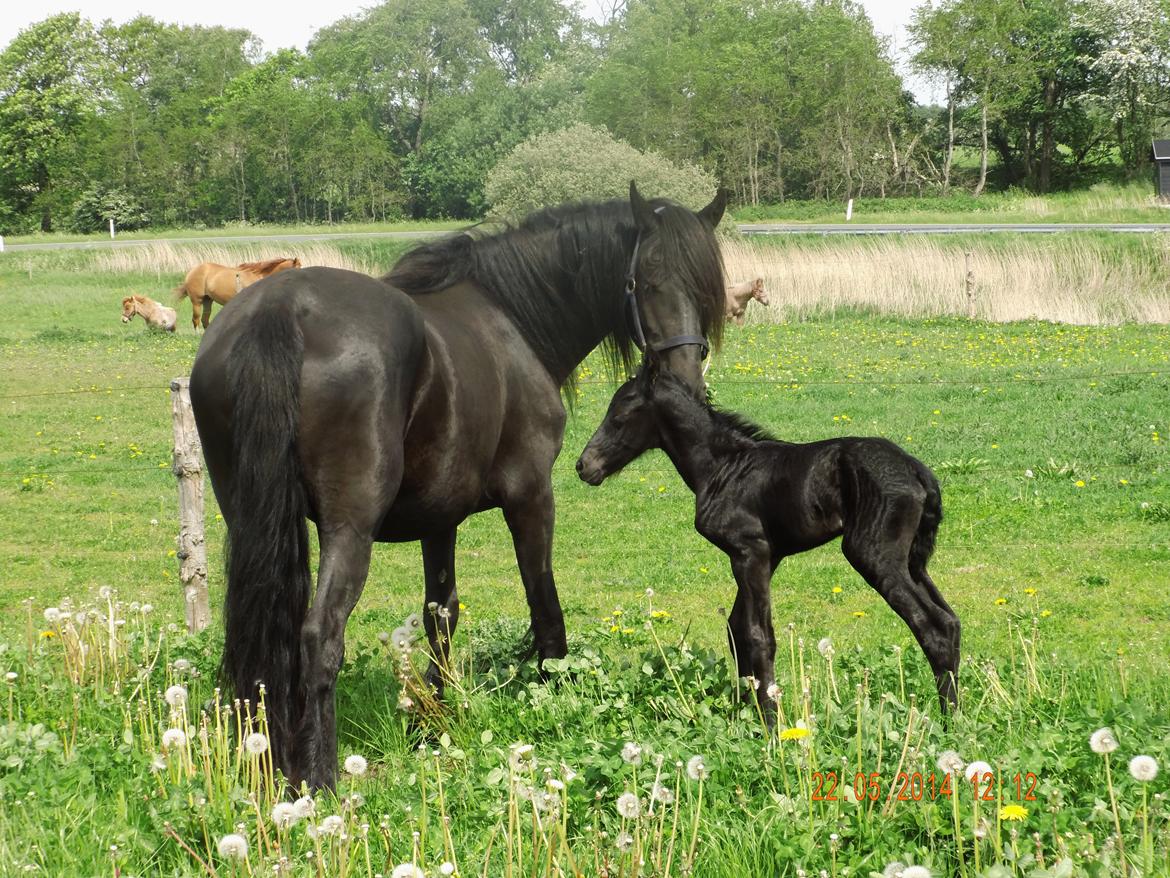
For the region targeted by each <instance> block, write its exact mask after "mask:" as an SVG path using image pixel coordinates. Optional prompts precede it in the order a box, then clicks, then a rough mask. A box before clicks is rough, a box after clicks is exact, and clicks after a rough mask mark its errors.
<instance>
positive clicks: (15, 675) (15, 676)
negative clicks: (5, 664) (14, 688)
mask: <svg viewBox="0 0 1170 878" xmlns="http://www.w3.org/2000/svg"><path fill="white" fill-rule="evenodd" d="M4 679H5V680H7V681H8V682H9V683H15V682H16V681H17V680H19V679H20V674H18V673H16V671H9V672H8V673H7V674H5V675H4Z"/></svg>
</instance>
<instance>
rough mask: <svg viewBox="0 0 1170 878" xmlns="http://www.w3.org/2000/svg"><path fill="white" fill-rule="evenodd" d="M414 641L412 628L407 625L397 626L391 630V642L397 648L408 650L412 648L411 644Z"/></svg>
mask: <svg viewBox="0 0 1170 878" xmlns="http://www.w3.org/2000/svg"><path fill="white" fill-rule="evenodd" d="M413 641H414V635H413V634H412V633H411V631H410V629H409V628H407V627H406V626H405V625H402V626H400V627H398V628H395V629H394V630H393V631H391V632H390V642H391V643H392V644H393V645H394V648H395V649H401V650H406V649H409V648H410V644H411V643H412V642H413Z"/></svg>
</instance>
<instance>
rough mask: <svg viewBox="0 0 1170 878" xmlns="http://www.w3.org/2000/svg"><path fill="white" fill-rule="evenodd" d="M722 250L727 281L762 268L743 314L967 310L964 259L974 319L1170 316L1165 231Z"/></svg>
mask: <svg viewBox="0 0 1170 878" xmlns="http://www.w3.org/2000/svg"><path fill="white" fill-rule="evenodd" d="M968 253H969V254H970V256H969V257H968V256H967V254H968ZM723 258H724V261H725V264H726V266H727V274H728V278H729V280H730V281H733V282H734V281H740V280H746V279H748V278H754V277H763V278H764V284H765V289H766V290H767V292H768V296H769V298H770V300H771V304H770V305H769V306H768V307H764V306H761V305H759V303H752V304H751V305H750V306H749V307H748V309H747V315H746V316H747V320H748V321H749V322H778V321H781V320H784V319H787V318H790V317H793V316H800V315H805V314H815V313H824V312H830V311H834V310H836V309H839V308H860V309H866V310H873V311H877V312H879V313H883V314H894V315H899V316H907V317H922V316H942V315H965V314H967V313H968V296H967V272H968V269H969V270H970V273H971V285H972V290H973V293H974V316H975V317H976V318H977V319H980V320H990V321H993V322H1006V321H1011V320H1026V319H1040V320H1052V321H1055V322H1060V323H1073V324H1082V325H1101V324H1115V323H1121V322H1129V321H1132V322H1139V323H1170V240H1168V239H1164V238H1163V239H1161V240H1156V241H1155V240H1152V241H1150V242H1144V243H1143V246H1142V247H1140V248H1121V247H1116V246H1111V244H1110V242H1109V241H1108V239H1105V240H1102V239H1086V238H1078V237H1067V238H1062V239H1061V240H1059V241H1056V240H1047V241H1043V242H1041V241H1038V240H1036V239H1032V238H1018V239H1016V240H1013V241H1010V242H1002V241H997V242H995V243H993V244H992V243H987V244H984V243H979V244H968V245H965V246H956V242H950V243H949V244H948V243H946V242H940V241H939V240H937V239H928V238H921V237H905V238H902V237H899V238H880V239H866V240H855V239H850V240H841V239H827V240H826V239H817V240H809V241H807V242H784V243H783V244H778V243H776V242H768V241H755V240H745V241H739V240H733V241H725V242H724V244H723Z"/></svg>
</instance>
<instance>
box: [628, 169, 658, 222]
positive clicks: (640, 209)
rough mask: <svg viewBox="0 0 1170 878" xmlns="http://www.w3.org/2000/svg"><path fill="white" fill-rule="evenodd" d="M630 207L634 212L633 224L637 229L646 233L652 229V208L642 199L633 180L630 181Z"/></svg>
mask: <svg viewBox="0 0 1170 878" xmlns="http://www.w3.org/2000/svg"><path fill="white" fill-rule="evenodd" d="M630 207H631V208H633V210H634V223H635V224H636V225H637V226H638V228H639V229H641V230H642V231H646V232H648V231H650V230H651V229H652V228H654V208H652V207H651V206H650V202H649V201H647V200H646V199H645V198H643V197H642V193H641V192H639V191H638V187H637V186H636V185H635V184H634V181H633V180H631V181H630Z"/></svg>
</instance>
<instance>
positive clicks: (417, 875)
mask: <svg viewBox="0 0 1170 878" xmlns="http://www.w3.org/2000/svg"><path fill="white" fill-rule="evenodd" d="M390 878H426V874H425V873H424V872H423V870H422V869H420V868H419V867H418V866H416V865H415V864H414V863H399V864H398V865H397V866H395V867H394V871H393V872H391V873H390Z"/></svg>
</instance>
